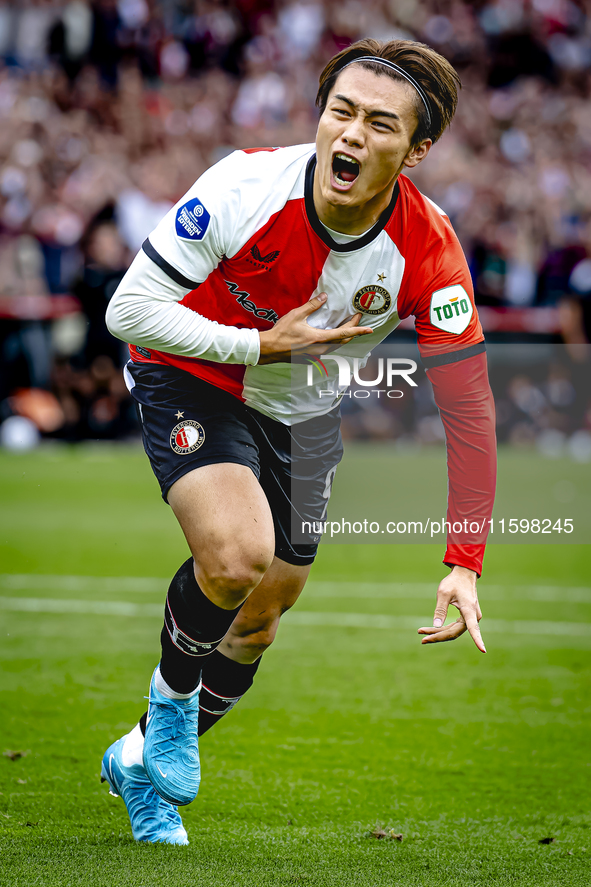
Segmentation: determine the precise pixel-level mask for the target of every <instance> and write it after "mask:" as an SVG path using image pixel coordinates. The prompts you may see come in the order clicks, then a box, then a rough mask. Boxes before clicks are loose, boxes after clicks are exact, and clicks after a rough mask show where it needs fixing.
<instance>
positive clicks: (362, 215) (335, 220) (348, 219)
mask: <svg viewBox="0 0 591 887" xmlns="http://www.w3.org/2000/svg"><path fill="white" fill-rule="evenodd" d="M397 178H398V177H396V179H397ZM396 179H395V180H394V181H393V182H392V185H391V187H390V188H389V189H388V190H387V191H383V192H381V193H380V194H376V196H375V197H373V198H372V199H371V200H368V201H367V203H363V204H361V205H359V206H342V205H339V204H334V203H331V202H330V201H329V200H328V199H327V198H326V197H325V196H324V195H323V193H322V190H321V188H320V185H319V182H318V177H317V176H314V192H313V194H314V208H315V210H316V214H317V216H318V218H319V219H320V221H321V222H322V224H323V225H325V226H326V227H327V228H332V230H333V231H338V232H339V233H340V234H350V235H351V236H355V235H356V234H363V233H364V232H365V231H369V229H370V228H372V227H373V226H374V225H375V224H376V222H377V221H378V219H379V218H380V216H381V215H382V213H383V212H384V210H385V209H387V207H388V206H389V204H390V201H391V200H392V194H393V191H394V186H395V184H396Z"/></svg>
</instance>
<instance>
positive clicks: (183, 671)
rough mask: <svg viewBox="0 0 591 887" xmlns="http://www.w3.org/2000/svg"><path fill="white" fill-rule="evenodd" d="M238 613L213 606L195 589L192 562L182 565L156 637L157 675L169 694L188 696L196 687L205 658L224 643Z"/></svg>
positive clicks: (175, 578) (197, 587) (169, 593)
mask: <svg viewBox="0 0 591 887" xmlns="http://www.w3.org/2000/svg"><path fill="white" fill-rule="evenodd" d="M241 606H242V605H241ZM239 610H240V607H236V609H235V610H223V609H222V608H221V607H217V606H216V605H215V604H213V603H212V602H211V601H210V600H209V598H208V597H206V596H205V595H204V594H203V592H202V591H201V589H200V588H199V586H198V585H197V581H196V579H195V573H194V572H193V558H189V560H188V561H185V563H184V564H183V565H182V567H181V568H180V569H179V570H178V572H177V574H176V575H175V577H174V579H173V580H172V582H171V583H170V588H169V589H168V597H167V598H166V608H165V611H164V628H163V629H162V634H161V637H160V640H161V644H162V659H161V661H160V674H161V675H162V677H163V678H164V680H165V681H166V683H167V684H168V686H169V687H170V688H171V689H172V690H174V691H175V692H176V693H191V692H192V691H193V690H194V689H195V688H196V687H197V685H198V684H199V681H200V679H201V669H202V668H203V664H204V662H205V658H206V657H207V656H209V655H210V654H211V653H212V652H213V651H214V650H215V648H216V647H217V646H218V644H220V643H221V641H222V640H223V639H224V637H225V635H226V633H227V631H228V629H229V628H230V626H231V625H232V623H233V621H234V619H235V618H236V615H237V614H238V611H239Z"/></svg>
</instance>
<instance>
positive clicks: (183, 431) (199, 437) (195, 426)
mask: <svg viewBox="0 0 591 887" xmlns="http://www.w3.org/2000/svg"><path fill="white" fill-rule="evenodd" d="M204 441H205V431H204V429H203V426H202V425H200V424H199V422H194V421H193V419H184V420H183V421H182V422H179V424H178V425H175V426H174V428H173V429H172V431H171V432H170V448H171V450H174V452H175V453H178V454H179V456H187V455H188V454H189V453H194V452H195V450H198V449H199V447H200V446H202V445H203V443H204Z"/></svg>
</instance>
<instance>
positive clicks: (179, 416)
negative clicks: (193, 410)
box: [176, 410, 185, 419]
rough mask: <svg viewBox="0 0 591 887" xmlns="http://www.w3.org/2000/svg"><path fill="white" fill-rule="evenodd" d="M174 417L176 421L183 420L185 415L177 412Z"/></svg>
mask: <svg viewBox="0 0 591 887" xmlns="http://www.w3.org/2000/svg"><path fill="white" fill-rule="evenodd" d="M176 417H177V419H184V418H185V414H184V413H181V411H180V410H178V412H177V414H176Z"/></svg>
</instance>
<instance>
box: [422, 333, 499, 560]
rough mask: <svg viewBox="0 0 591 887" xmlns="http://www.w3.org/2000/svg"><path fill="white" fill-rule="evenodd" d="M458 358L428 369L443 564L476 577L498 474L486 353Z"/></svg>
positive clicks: (458, 353) (451, 356)
mask: <svg viewBox="0 0 591 887" xmlns="http://www.w3.org/2000/svg"><path fill="white" fill-rule="evenodd" d="M466 350H467V351H471V350H472V349H470V348H469V349H466ZM461 354H462V352H461V351H460V352H456V353H455V354H449V355H447V357H448V358H449V359H450V361H451V359H452V358H453V362H447V363H443V364H442V365H441V364H440V365H439V366H431V367H429V368H428V369H427V375H428V377H429V379H430V380H431V383H432V385H433V392H434V395H435V402H436V403H437V406H438V407H439V412H440V414H441V419H442V421H443V425H444V428H445V436H446V441H447V472H448V502H447V521H448V526H447V528H446V529H447V540H448V544H447V551H446V552H445V557H444V559H443V562H444V563H445V564H447V565H448V566H452V565H457V566H460V567H468V568H469V569H470V570H474V571H475V572H476V573H478V575H479V576H480V574H481V573H482V560H483V558H484V547H485V542H486V538H487V535H488V530H489V523H488V521H489V519H490V517H491V514H492V507H493V502H494V495H495V484H496V474H497V472H496V438H495V409H494V401H493V396H492V392H491V390H490V385H489V381H488V372H487V363H486V354H484V353H480V354H475V355H474V356H473V357H467V358H464V359H462V358H461V357H460V355H461ZM458 358H459V359H458ZM432 361H434V359H432ZM426 362H427V361H426Z"/></svg>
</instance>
